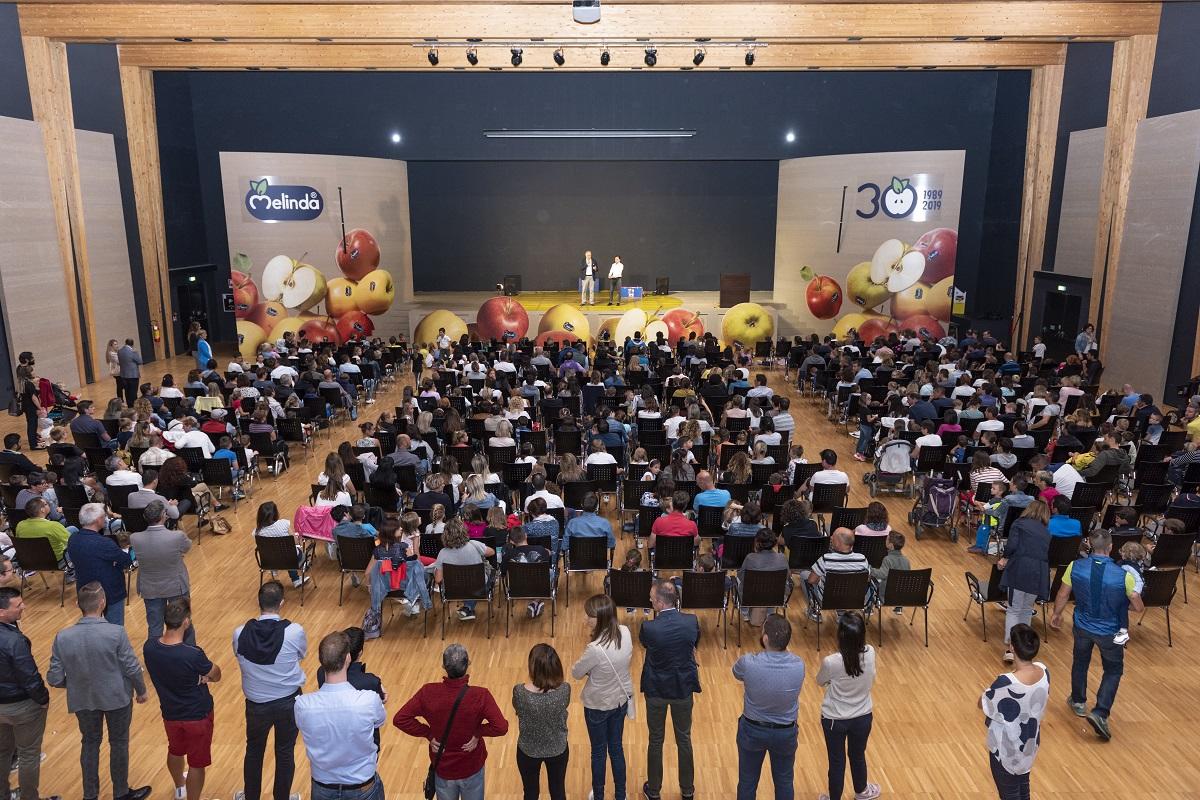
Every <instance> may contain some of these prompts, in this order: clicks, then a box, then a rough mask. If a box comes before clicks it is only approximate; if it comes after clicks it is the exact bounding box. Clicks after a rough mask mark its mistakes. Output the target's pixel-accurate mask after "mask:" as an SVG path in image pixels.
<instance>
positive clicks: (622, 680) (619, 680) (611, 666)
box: [596, 631, 633, 700]
mask: <svg viewBox="0 0 1200 800" xmlns="http://www.w3.org/2000/svg"><path fill="white" fill-rule="evenodd" d="M617 635H618V637H619V638H620V641H619V642H617V649H618V650H619V649H621V643H622V642H624V641H625V637H624V636H621V632H620V631H617ZM632 635H633V634H630V636H632ZM596 649H597V650H599V651H600V655H602V656H604V660H605V661H607V662H608V668H609V669H611V670H612V671H613V674H614V675H616V676H617V683H619V684H620V685H621V691H623V692H625V694H626V696H627V697H628V698H629V699H630V700H632V699H633V692H628V691H625V678H624V676H622V675H621V673H620V672H619V671H618V670H617V668H616V666H615V665H614V664H613V662H612V659H611V658H609V657H608V653H607V652H606V651H605V649H604V648H603V647H601V646H600V645H598V644H597V645H596Z"/></svg>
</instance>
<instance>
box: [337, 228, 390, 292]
mask: <svg viewBox="0 0 1200 800" xmlns="http://www.w3.org/2000/svg"><path fill="white" fill-rule="evenodd" d="M334 258H335V259H336V260H337V265H338V269H340V270H341V271H342V274H343V275H345V276H346V277H347V278H349V279H350V280H352V281H361V280H362V279H363V278H364V277H366V274H367V273H368V272H370V271H371V270H373V269H376V268H377V267H378V266H379V243H378V242H376V241H375V237H374V236H372V235H371V234H370V233H368V232H367V231H365V230H363V229H362V228H355V229H354V230H352V231H350V232H349V233H347V234H346V236H345V238H343V239H342V241H340V242H338V246H337V251H336V253H335V254H334Z"/></svg>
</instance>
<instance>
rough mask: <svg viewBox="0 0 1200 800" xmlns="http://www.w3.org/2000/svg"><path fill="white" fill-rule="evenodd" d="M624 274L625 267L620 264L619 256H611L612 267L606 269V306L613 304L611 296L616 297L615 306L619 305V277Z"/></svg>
mask: <svg viewBox="0 0 1200 800" xmlns="http://www.w3.org/2000/svg"><path fill="white" fill-rule="evenodd" d="M624 272H625V265H624V264H622V263H621V257H620V256H613V263H612V266H611V267H609V268H608V304H609V305H610V306H611V305H612V304H613V295H614V294H615V295H616V296H617V305H621V275H622V273H624Z"/></svg>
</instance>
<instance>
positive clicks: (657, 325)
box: [642, 319, 671, 342]
mask: <svg viewBox="0 0 1200 800" xmlns="http://www.w3.org/2000/svg"><path fill="white" fill-rule="evenodd" d="M660 333H661V334H662V335H663V340H664V341H667V342H669V341H670V340H671V338H670V337H671V329H670V328H669V327H668V326H667V323H665V322H663V321H662V320H661V319H656V320H651V321H650V322H648V323H646V328H645V330H643V331H642V338H643V339H645V340H646V341H647V342H655V341H658V335H659V334H660Z"/></svg>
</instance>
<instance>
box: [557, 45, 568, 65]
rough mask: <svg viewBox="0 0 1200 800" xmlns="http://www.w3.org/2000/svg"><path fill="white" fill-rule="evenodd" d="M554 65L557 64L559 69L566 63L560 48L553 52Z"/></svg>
mask: <svg viewBox="0 0 1200 800" xmlns="http://www.w3.org/2000/svg"><path fill="white" fill-rule="evenodd" d="M554 63H555V64H558V65H559V66H560V67H561V66H562V65H563V64H565V63H567V57H566V56H564V55H563V51H562V48H561V47H560V48H558V49H557V50H555V51H554Z"/></svg>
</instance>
